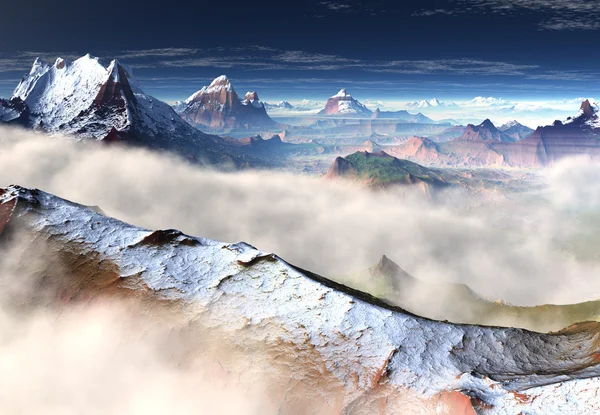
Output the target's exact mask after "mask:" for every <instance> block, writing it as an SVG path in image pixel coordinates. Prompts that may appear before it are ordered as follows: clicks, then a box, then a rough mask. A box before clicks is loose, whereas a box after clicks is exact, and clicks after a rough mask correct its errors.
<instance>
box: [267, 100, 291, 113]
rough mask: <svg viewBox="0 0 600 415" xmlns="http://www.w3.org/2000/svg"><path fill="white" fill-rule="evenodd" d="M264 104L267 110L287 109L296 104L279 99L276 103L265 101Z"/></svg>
mask: <svg viewBox="0 0 600 415" xmlns="http://www.w3.org/2000/svg"><path fill="white" fill-rule="evenodd" d="M263 105H264V106H265V108H266V109H267V111H269V110H277V109H286V110H291V109H293V108H294V106H293V105H292V104H290V103H289V102H287V101H279V102H278V103H276V104H269V103H268V102H263Z"/></svg>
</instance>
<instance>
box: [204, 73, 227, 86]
mask: <svg viewBox="0 0 600 415" xmlns="http://www.w3.org/2000/svg"><path fill="white" fill-rule="evenodd" d="M227 85H231V82H229V78H227V75H221V76H218V77H216V78H215V79H214V80H213V81H212V82H211V83H210V85H209V87H214V86H227Z"/></svg>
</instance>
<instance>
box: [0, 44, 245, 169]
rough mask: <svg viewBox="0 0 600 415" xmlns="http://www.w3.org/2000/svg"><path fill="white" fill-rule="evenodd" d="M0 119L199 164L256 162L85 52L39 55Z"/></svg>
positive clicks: (1, 106) (1, 104)
mask: <svg viewBox="0 0 600 415" xmlns="http://www.w3.org/2000/svg"><path fill="white" fill-rule="evenodd" d="M0 121H3V122H5V123H11V124H15V125H20V126H22V127H26V128H31V129H35V130H39V131H44V132H47V133H51V134H64V135H68V136H72V137H76V138H79V139H90V140H96V141H104V142H121V143H124V144H127V145H133V146H140V147H145V148H149V149H155V150H166V151H170V152H173V153H176V154H178V155H180V156H182V157H184V158H185V159H188V160H190V161H193V162H196V163H201V164H221V163H225V164H233V165H236V166H243V165H248V164H251V163H252V160H249V159H247V158H245V157H243V156H240V155H239V154H235V152H233V151H231V149H230V148H228V147H229V144H228V142H227V141H226V140H223V139H222V138H220V137H218V136H215V135H208V134H205V133H202V132H200V131H198V130H197V129H195V128H194V127H192V126H191V125H190V124H188V123H187V122H185V121H184V120H183V119H181V117H179V116H178V115H177V114H176V113H175V111H174V110H173V109H172V108H171V107H170V106H169V105H168V104H166V103H164V102H162V101H160V100H158V99H155V98H153V97H151V96H149V95H146V94H145V93H144V92H143V91H142V90H141V89H140V87H139V84H138V82H137V81H136V79H135V78H134V77H133V76H132V74H131V71H130V70H129V69H128V68H126V67H125V66H123V65H122V64H120V63H119V62H118V61H117V60H113V61H112V62H111V63H110V65H108V67H104V66H102V65H101V64H100V62H99V60H98V58H94V57H92V56H90V55H85V56H83V57H81V58H79V59H77V60H75V61H73V62H69V61H66V60H64V59H61V58H58V59H57V60H56V62H55V63H54V64H49V63H47V62H45V61H43V60H41V59H36V60H35V62H34V64H33V66H32V68H31V71H30V72H29V73H28V74H27V75H25V76H24V77H23V79H22V80H21V82H20V83H19V85H18V86H17V88H16V89H15V91H14V93H13V95H12V97H11V98H10V99H9V100H2V101H0Z"/></svg>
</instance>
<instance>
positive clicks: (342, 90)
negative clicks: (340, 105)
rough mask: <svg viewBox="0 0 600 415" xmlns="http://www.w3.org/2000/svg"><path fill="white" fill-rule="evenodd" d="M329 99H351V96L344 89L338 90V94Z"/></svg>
mask: <svg viewBox="0 0 600 415" xmlns="http://www.w3.org/2000/svg"><path fill="white" fill-rule="evenodd" d="M331 98H352V96H351V95H350V94H349V93H348V91H346V88H342V89H340V92H338V93H337V94H335V95H334V96H332V97H331Z"/></svg>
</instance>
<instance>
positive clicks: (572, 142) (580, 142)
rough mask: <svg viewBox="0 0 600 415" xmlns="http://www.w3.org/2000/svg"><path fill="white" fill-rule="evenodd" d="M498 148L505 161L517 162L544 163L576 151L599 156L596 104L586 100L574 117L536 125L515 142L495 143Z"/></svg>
mask: <svg viewBox="0 0 600 415" xmlns="http://www.w3.org/2000/svg"><path fill="white" fill-rule="evenodd" d="M498 150H499V151H501V152H503V154H504V155H505V157H506V160H507V163H508V164H510V165H517V166H546V165H550V164H553V163H554V162H556V161H557V160H560V159H562V158H565V157H570V156H578V155H587V156H590V157H592V158H600V119H599V117H598V105H597V104H592V103H591V102H590V101H588V100H586V101H584V102H583V103H582V104H581V109H580V110H579V113H578V114H577V115H576V116H575V117H574V118H569V119H567V121H566V122H564V123H563V122H561V121H555V122H554V124H552V125H549V126H546V127H538V128H537V130H535V132H534V133H533V134H532V135H530V136H529V137H527V138H525V139H524V140H522V141H520V142H519V143H517V144H515V145H505V146H499V148H498Z"/></svg>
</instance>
